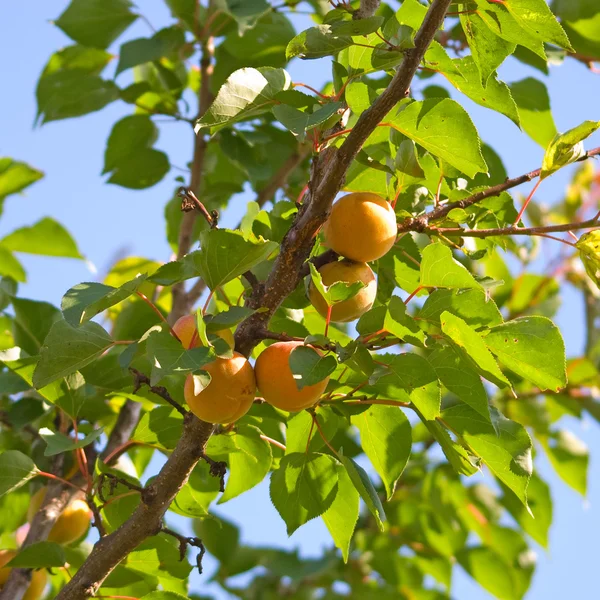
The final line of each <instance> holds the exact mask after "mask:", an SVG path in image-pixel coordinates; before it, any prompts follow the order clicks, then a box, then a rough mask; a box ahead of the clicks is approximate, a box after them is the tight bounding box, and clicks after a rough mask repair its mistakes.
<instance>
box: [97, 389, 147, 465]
mask: <svg viewBox="0 0 600 600" xmlns="http://www.w3.org/2000/svg"><path fill="white" fill-rule="evenodd" d="M141 411H142V405H141V404H140V403H139V402H134V401H133V400H126V401H125V404H123V407H122V408H121V411H120V412H119V416H118V417H117V422H116V423H115V426H114V427H113V429H112V431H111V433H110V437H109V438H108V442H107V444H106V447H105V448H104V450H103V451H102V454H100V458H101V459H102V460H107V458H108V457H109V456H111V454H113V452H114V451H115V450H116V449H117V448H119V447H121V446H123V444H125V443H126V442H127V441H129V438H130V437H131V434H132V433H133V430H134V429H135V427H136V425H137V424H138V421H139V420H140V413H141Z"/></svg>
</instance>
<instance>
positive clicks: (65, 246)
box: [0, 217, 83, 258]
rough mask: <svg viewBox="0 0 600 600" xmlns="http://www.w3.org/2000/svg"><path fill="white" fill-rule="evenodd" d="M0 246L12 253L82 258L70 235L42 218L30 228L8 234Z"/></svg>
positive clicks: (50, 221)
mask: <svg viewBox="0 0 600 600" xmlns="http://www.w3.org/2000/svg"><path fill="white" fill-rule="evenodd" d="M0 244H2V245H3V246H4V247H6V248H8V249H9V250H12V251H13V252H26V253H28V254H41V255H43V256H62V257H66V258H83V256H82V255H81V253H80V252H79V249H78V248H77V244H76V243H75V240H74V239H73V238H72V237H71V234H70V233H69V232H68V231H67V230H66V229H65V228H64V227H63V226H62V225H61V224H60V223H58V222H56V221H55V220H54V219H51V218H50V217H44V218H43V219H41V220H40V221H38V222H37V223H35V224H34V225H31V226H30V227H21V228H20V229H16V230H15V231H13V232H12V233H9V234H8V235H7V236H6V237H5V238H4V239H2V240H0Z"/></svg>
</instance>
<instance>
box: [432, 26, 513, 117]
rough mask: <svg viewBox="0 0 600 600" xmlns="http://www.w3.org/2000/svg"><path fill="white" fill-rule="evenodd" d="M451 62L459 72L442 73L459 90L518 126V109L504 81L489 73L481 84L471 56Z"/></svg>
mask: <svg viewBox="0 0 600 600" xmlns="http://www.w3.org/2000/svg"><path fill="white" fill-rule="evenodd" d="M492 35H493V34H492ZM494 37H496V36H494ZM496 39H498V40H499V39H500V38H496ZM452 62H453V63H454V65H456V69H457V71H458V73H459V74H456V75H455V74H453V73H443V75H444V76H445V77H446V79H448V81H449V82H450V83H451V84H452V85H453V86H454V87H455V88H456V89H457V90H458V91H459V92H462V93H463V94H464V95H465V96H467V97H469V98H471V100H473V102H476V103H477V104H479V105H480V106H484V107H485V108H490V109H491V110H495V111H497V112H499V113H500V114H503V115H505V116H506V117H508V118H509V119H510V120H511V121H512V122H513V123H514V124H515V125H516V126H517V127H520V125H521V121H520V118H519V111H518V109H517V105H516V104H515V101H514V100H513V97H512V95H511V91H510V88H509V87H508V86H507V85H506V83H504V82H503V81H499V80H498V79H497V78H496V76H495V75H494V74H489V75H488V78H487V82H486V84H485V85H483V84H482V82H481V76H480V72H479V70H478V68H477V65H476V64H475V62H474V60H473V57H472V56H465V57H464V58H457V59H455V60H453V61H452Z"/></svg>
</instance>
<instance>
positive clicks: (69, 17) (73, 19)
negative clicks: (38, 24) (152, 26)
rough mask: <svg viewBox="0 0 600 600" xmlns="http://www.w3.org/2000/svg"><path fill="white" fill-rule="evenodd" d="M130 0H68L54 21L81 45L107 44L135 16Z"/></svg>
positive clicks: (99, 45)
mask: <svg viewBox="0 0 600 600" xmlns="http://www.w3.org/2000/svg"><path fill="white" fill-rule="evenodd" d="M132 6H133V5H132V3H131V2H130V1H129V0H71V3H70V4H69V6H68V7H67V8H66V10H65V11H64V12H63V13H62V14H61V15H60V17H59V18H58V19H57V20H56V21H54V23H55V25H57V26H58V27H60V28H61V29H62V30H63V31H64V32H65V33H66V34H67V35H68V36H69V37H70V38H71V39H73V40H75V41H76V42H78V43H79V44H82V45H83V46H94V47H96V48H106V47H108V46H110V44H111V43H112V42H114V41H115V40H116V39H117V38H118V37H119V36H120V35H121V34H122V33H123V32H124V31H125V29H127V27H129V25H131V23H133V22H134V21H135V20H136V19H137V15H136V14H135V13H133V12H132V11H131V8H132Z"/></svg>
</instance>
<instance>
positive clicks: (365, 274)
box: [308, 259, 377, 323]
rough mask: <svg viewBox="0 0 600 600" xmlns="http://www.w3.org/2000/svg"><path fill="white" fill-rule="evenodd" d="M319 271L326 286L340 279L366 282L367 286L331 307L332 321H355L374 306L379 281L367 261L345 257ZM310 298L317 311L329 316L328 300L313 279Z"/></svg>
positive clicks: (310, 286) (346, 281) (309, 293)
mask: <svg viewBox="0 0 600 600" xmlns="http://www.w3.org/2000/svg"><path fill="white" fill-rule="evenodd" d="M319 273H320V275H321V279H322V280H323V283H324V284H325V285H326V286H330V285H333V284H334V283H336V282H338V281H343V282H345V283H354V282H356V281H361V282H362V283H364V284H365V287H364V288H362V289H361V290H359V291H358V293H357V294H356V295H355V296H352V298H348V300H342V301H341V302H338V303H336V304H334V305H333V306H332V307H331V319H330V320H331V321H334V322H339V323H345V322H347V321H354V319H358V318H359V317H360V316H361V315H362V314H364V313H366V312H367V311H368V310H369V309H370V308H371V307H372V306H373V302H375V296H376V295H377V281H376V280H375V273H373V271H372V270H371V267H369V265H367V264H366V263H364V262H353V261H351V260H346V259H344V260H340V261H338V262H332V263H328V264H326V265H324V266H322V267H321V268H320V269H319ZM308 298H309V299H310V302H311V304H312V305H313V306H314V307H315V308H316V309H317V312H318V313H319V314H320V315H321V316H322V317H325V318H327V302H326V301H325V298H323V296H322V295H321V293H320V292H319V290H318V289H317V288H316V287H315V286H314V284H313V282H312V281H311V282H310V284H309V287H308Z"/></svg>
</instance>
